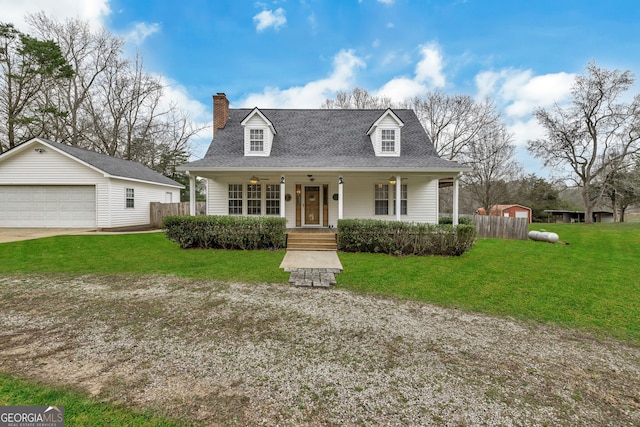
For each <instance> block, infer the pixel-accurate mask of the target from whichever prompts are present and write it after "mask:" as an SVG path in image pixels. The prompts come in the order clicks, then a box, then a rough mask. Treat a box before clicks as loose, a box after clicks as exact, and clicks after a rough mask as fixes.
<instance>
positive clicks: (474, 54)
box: [0, 0, 640, 176]
mask: <svg viewBox="0 0 640 427" xmlns="http://www.w3.org/2000/svg"><path fill="white" fill-rule="evenodd" d="M53 3H55V4H53ZM0 10H2V11H3V12H1V13H0V15H2V18H0V20H3V21H9V22H14V23H16V24H17V25H18V26H19V27H21V28H23V29H25V27H23V26H22V25H23V24H21V22H22V21H23V17H24V15H25V13H29V12H37V11H40V10H43V11H45V12H46V13H47V14H49V15H51V16H54V17H57V18H58V19H65V18H66V17H71V16H79V17H81V18H83V19H86V20H89V21H90V22H91V23H92V25H94V26H95V28H98V27H99V26H100V25H103V26H105V27H106V28H107V29H109V30H110V31H112V32H114V33H116V34H119V35H122V36H123V37H126V38H127V40H128V49H129V50H130V52H134V51H135V49H139V50H140V52H141V53H142V54H143V56H144V58H145V63H146V67H147V71H149V72H152V73H156V74H159V75H162V76H163V79H164V81H165V83H166V84H167V91H168V93H169V95H170V96H171V97H172V98H174V99H175V100H176V102H178V103H179V104H180V105H181V106H182V107H183V108H185V109H187V110H189V111H190V112H191V114H192V117H194V118H195V119H197V120H198V121H200V122H202V123H204V124H210V121H211V96H212V95H213V94H215V93H216V92H225V93H226V94H227V96H228V98H229V99H230V101H231V104H232V106H233V107H254V106H258V107H264V108H266V107H286V108H318V107H319V106H320V104H321V103H322V101H323V100H324V99H326V98H329V97H333V96H334V95H335V92H336V91H340V90H347V91H348V90H351V89H352V88H354V87H363V88H365V89H367V90H369V91H370V92H371V93H373V94H378V95H386V96H389V97H391V98H392V99H397V100H400V99H403V98H405V97H407V96H412V95H421V94H424V93H426V92H427V91H429V90H442V91H445V92H448V93H452V94H454V93H462V94H467V95H471V96H473V97H482V96H490V97H491V98H492V99H493V100H494V101H495V103H496V104H497V105H498V107H499V108H500V110H501V111H502V112H503V116H504V119H505V122H506V123H507V124H508V126H509V128H510V130H511V132H512V133H513V134H514V142H515V143H516V145H517V146H518V147H519V148H518V159H519V160H520V161H521V162H522V163H523V164H524V166H525V169H526V171H527V172H535V173H538V174H539V175H542V176H547V175H548V174H549V171H546V170H542V169H541V168H540V164H539V163H538V162H537V161H535V160H534V159H531V157H530V156H528V155H527V153H526V150H524V145H525V144H526V141H527V139H532V138H536V137H539V136H541V129H540V127H539V126H538V124H537V123H536V122H535V120H534V119H532V117H531V111H532V110H533V109H534V108H536V107H538V106H541V107H548V106H551V105H553V103H554V102H555V103H560V104H562V103H563V102H565V101H566V100H567V99H568V95H569V88H570V85H571V83H572V81H573V78H574V76H575V74H580V73H583V72H584V68H585V66H586V65H587V63H588V62H589V61H592V60H595V61H596V63H597V64H598V65H599V66H602V67H606V68H612V69H613V68H619V69H623V70H627V69H629V70H631V71H633V72H634V73H635V72H638V70H640V67H639V65H640V64H639V62H640V56H639V55H638V53H640V25H638V23H639V22H640V3H638V2H636V1H635V0H627V1H609V2H602V1H591V0H555V1H547V0H535V1H531V0H528V1H525V0H503V1H497V0H449V1H446V0H445V1H436V0H433V1H428V0H334V1H322V0H276V1H266V0H265V1H244V0H225V1H223V0H210V1H205V0H183V1H179V2H177V1H168V0H136V1H124V0H84V1H81V2H78V1H77V0H57V1H56V2H51V1H50V0H28V1H23V2H16V1H15V0H0ZM209 135H210V130H207V131H206V132H204V133H203V135H202V136H201V138H200V139H199V140H198V141H195V142H196V146H195V148H196V150H195V151H196V153H195V154H196V156H201V155H202V154H203V153H204V148H205V147H206V146H207V145H208V142H209V141H210V137H209Z"/></svg>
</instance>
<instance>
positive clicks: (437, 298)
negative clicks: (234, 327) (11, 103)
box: [0, 223, 640, 343]
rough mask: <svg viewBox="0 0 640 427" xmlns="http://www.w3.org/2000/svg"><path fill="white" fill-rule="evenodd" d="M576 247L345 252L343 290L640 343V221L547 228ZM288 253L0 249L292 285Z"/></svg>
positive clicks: (45, 267) (51, 268)
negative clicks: (425, 253) (457, 253)
mask: <svg viewBox="0 0 640 427" xmlns="http://www.w3.org/2000/svg"><path fill="white" fill-rule="evenodd" d="M531 228H532V229H536V230H537V229H540V228H545V229H547V230H549V231H554V232H557V233H558V234H559V236H560V239H561V240H562V241H565V242H569V243H570V245H562V244H549V243H543V242H533V241H508V240H494V239H479V240H478V241H477V242H476V245H475V246H474V248H473V249H472V250H471V252H468V253H466V254H464V255H463V256H461V257H452V258H442V257H413V256H409V257H400V258H398V257H392V256H389V255H384V254H353V253H340V254H339V256H340V259H341V261H342V264H343V266H344V272H343V273H342V274H341V275H340V276H338V286H339V287H340V288H343V289H348V290H352V291H355V292H364V293H373V294H379V295H388V296H397V297H400V298H409V299H414V300H419V301H427V302H433V303H437V304H440V305H444V306H452V307H459V308H463V309H468V310H473V311H477V312H483V313H489V314H494V315H500V316H509V317H515V318H519V319H524V320H531V321H541V322H555V323H558V324H560V325H564V326H568V327H572V328H578V329H582V330H587V331H590V332H594V333H601V334H606V335H610V336H613V337H616V338H619V339H624V340H629V341H631V342H634V343H640V320H639V319H640V279H639V277H640V263H639V262H638V261H639V260H640V224H638V223H634V224H594V225H584V224H549V225H547V224H544V225H535V224H534V225H533V226H532V227H531ZM283 256H284V251H275V252H270V251H223V250H180V249H179V248H178V246H177V245H176V244H174V243H172V242H170V241H168V240H167V239H166V238H165V237H164V235H163V234H162V233H151V234H131V235H107V236H105V235H95V236H60V237H52V238H46V239H39V240H29V241H23V242H15V243H6V244H1V245H0V259H1V260H2V261H1V262H2V264H0V274H1V273H5V274H8V273H24V274H29V273H71V274H85V273H91V274H96V273H97V274H117V273H139V274H173V275H177V276H182V277H191V278H206V279H212V280H217V281H237V282H246V283H286V281H287V278H288V275H287V273H284V272H283V271H281V270H280V269H279V268H278V266H279V264H280V262H281V260H282V258H283Z"/></svg>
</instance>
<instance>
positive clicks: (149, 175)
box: [38, 138, 184, 188]
mask: <svg viewBox="0 0 640 427" xmlns="http://www.w3.org/2000/svg"><path fill="white" fill-rule="evenodd" d="M38 140H40V141H43V142H45V143H46V144H48V145H51V146H52V147H53V148H56V149H58V150H60V151H64V152H65V153H67V154H69V155H70V156H73V157H75V158H77V159H79V160H82V161H83V162H85V163H87V164H89V165H91V166H93V167H95V168H96V169H100V170H101V171H103V172H106V173H107V174H109V175H111V176H114V177H120V178H129V179H135V180H139V181H147V182H152V183H157V184H164V185H170V186H174V187H181V188H182V187H184V186H183V185H182V184H180V183H179V182H176V181H174V180H172V179H171V178H167V177H166V176H164V175H162V174H160V173H158V172H156V171H154V170H152V169H149V168H148V167H146V166H144V165H142V164H140V163H137V162H132V161H130V160H123V159H118V158H116V157H111V156H108V155H106V154H100V153H96V152H95V151H89V150H85V149H82V148H78V147H73V146H71V145H66V144H61V143H59V142H53V141H50V140H48V139H44V138H38Z"/></svg>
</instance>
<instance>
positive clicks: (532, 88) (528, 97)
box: [476, 69, 575, 118]
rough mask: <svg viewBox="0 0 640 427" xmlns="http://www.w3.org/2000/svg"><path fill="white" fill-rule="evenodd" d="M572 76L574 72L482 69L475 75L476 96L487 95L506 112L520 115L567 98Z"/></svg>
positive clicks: (512, 115)
mask: <svg viewBox="0 0 640 427" xmlns="http://www.w3.org/2000/svg"><path fill="white" fill-rule="evenodd" d="M574 80H575V74H570V73H564V72H560V73H552V74H544V75H541V76H534V75H533V72H532V71H531V70H515V69H504V70H500V71H497V72H496V71H485V72H482V73H480V74H478V75H477V76H476V87H477V88H478V94H477V96H478V97H485V96H489V97H491V98H493V99H495V100H496V101H497V102H499V103H500V104H501V105H502V106H503V108H504V111H505V114H506V115H507V116H509V117H513V118H523V117H527V116H529V115H531V113H532V112H533V111H534V110H535V109H536V108H538V107H542V108H545V107H550V106H552V105H554V104H555V103H557V104H562V103H564V102H566V101H567V100H568V99H569V97H570V95H571V86H572V85H573V82H574Z"/></svg>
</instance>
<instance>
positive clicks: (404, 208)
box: [393, 184, 407, 215]
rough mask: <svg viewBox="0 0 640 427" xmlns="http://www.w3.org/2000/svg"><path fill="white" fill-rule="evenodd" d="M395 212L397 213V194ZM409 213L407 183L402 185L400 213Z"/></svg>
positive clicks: (394, 201)
mask: <svg viewBox="0 0 640 427" xmlns="http://www.w3.org/2000/svg"><path fill="white" fill-rule="evenodd" d="M393 214H394V215H395V214H396V196H395V194H394V197H393ZM406 214H407V184H402V186H401V187H400V215H406Z"/></svg>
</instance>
